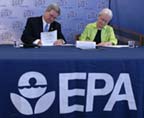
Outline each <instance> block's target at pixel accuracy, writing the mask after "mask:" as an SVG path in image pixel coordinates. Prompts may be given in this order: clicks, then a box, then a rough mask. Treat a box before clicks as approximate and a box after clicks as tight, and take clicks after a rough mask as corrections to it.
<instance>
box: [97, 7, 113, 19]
mask: <svg viewBox="0 0 144 118" xmlns="http://www.w3.org/2000/svg"><path fill="white" fill-rule="evenodd" d="M102 14H107V15H108V16H109V17H110V20H111V19H112V17H113V13H112V10H110V9H109V8H104V9H102V10H101V11H100V12H99V15H102Z"/></svg>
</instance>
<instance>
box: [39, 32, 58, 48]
mask: <svg viewBox="0 0 144 118" xmlns="http://www.w3.org/2000/svg"><path fill="white" fill-rule="evenodd" d="M56 40H57V30H55V31H51V32H41V43H42V46H52V45H53V43H54V42H55V41H56Z"/></svg>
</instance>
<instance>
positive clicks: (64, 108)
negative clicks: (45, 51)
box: [10, 71, 137, 115]
mask: <svg viewBox="0 0 144 118" xmlns="http://www.w3.org/2000/svg"><path fill="white" fill-rule="evenodd" d="M99 80H100V81H104V83H105V84H104V86H103V87H101V88H98V87H96V85H97V82H98V81H99ZM72 81H73V82H76V83H77V81H79V82H82V81H84V82H86V83H87V86H84V88H79V87H74V88H70V86H69V85H71V83H72ZM47 87H48V86H47V79H46V77H45V76H44V75H43V74H42V73H39V72H35V71H30V72H26V73H24V74H22V76H21V77H20V79H19V81H18V91H19V93H14V92H11V93H10V99H11V102H12V103H13V105H14V107H15V108H16V109H17V110H18V112H20V113H21V114H23V115H34V114H41V113H43V112H45V111H47V110H48V109H49V108H50V107H52V104H53V103H54V101H55V99H56V91H55V90H52V91H46V90H47ZM122 87H123V89H124V91H125V93H120V92H121V89H122ZM106 95H110V97H109V99H108V101H106V105H105V106H104V109H102V110H103V111H112V110H113V109H114V106H115V104H116V103H118V102H121V101H126V102H127V103H128V108H129V110H137V106H136V102H135V98H134V93H133V89H132V84H131V79H130V75H129V74H128V73H120V75H119V77H118V79H117V81H116V83H114V78H113V77H112V76H111V75H110V74H108V73H88V74H87V73H86V72H75V73H59V98H58V99H59V114H68V113H72V112H75V111H77V112H93V109H94V103H95V101H94V98H95V97H99V96H106ZM75 97H79V98H80V99H82V100H85V98H86V100H85V102H84V103H83V104H82V103H81V104H80V103H73V104H72V105H70V102H71V100H72V99H75ZM29 99H31V100H30V101H29ZM33 99H38V100H37V102H36V104H35V106H34V107H32V106H31V101H32V100H33ZM21 103H23V104H21ZM117 105H118V104H117Z"/></svg>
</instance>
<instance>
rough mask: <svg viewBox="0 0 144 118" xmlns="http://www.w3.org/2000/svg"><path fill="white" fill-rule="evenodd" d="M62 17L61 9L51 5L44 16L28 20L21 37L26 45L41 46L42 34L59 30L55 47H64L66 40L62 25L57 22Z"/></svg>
mask: <svg viewBox="0 0 144 118" xmlns="http://www.w3.org/2000/svg"><path fill="white" fill-rule="evenodd" d="M59 15H60V8H59V6H58V5H57V4H51V5H49V6H48V7H47V9H46V10H45V12H44V14H43V16H40V17H31V18H28V20H27V23H26V26H25V29H24V31H23V34H22V36H21V40H22V42H23V43H24V44H27V45H29V44H36V45H41V38H40V33H41V32H45V30H46V28H47V31H54V30H57V38H58V39H57V40H56V41H55V42H54V45H62V44H64V43H66V41H65V38H64V36H63V34H62V31H61V25H60V24H59V23H58V22H56V21H55V19H56V18H57V17H58V16H59Z"/></svg>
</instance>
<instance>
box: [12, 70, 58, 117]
mask: <svg viewBox="0 0 144 118" xmlns="http://www.w3.org/2000/svg"><path fill="white" fill-rule="evenodd" d="M46 90H47V81H46V78H45V76H44V75H43V74H41V73H39V72H34V71H31V72H26V73H24V74H23V75H22V76H21V77H20V79H19V81H18V91H19V94H17V93H10V99H11V101H12V103H13V105H14V106H15V108H16V109H17V110H18V111H19V112H20V113H21V114H24V115H33V114H40V113H43V112H45V111H47V110H48V109H49V108H50V107H51V105H52V104H53V102H54V99H55V91H51V92H47V93H46ZM30 99H31V100H33V99H38V100H37V102H36V104H35V106H34V108H32V105H31V104H30V101H29V100H30ZM45 103H47V104H45Z"/></svg>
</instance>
